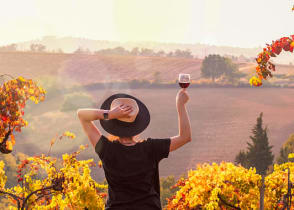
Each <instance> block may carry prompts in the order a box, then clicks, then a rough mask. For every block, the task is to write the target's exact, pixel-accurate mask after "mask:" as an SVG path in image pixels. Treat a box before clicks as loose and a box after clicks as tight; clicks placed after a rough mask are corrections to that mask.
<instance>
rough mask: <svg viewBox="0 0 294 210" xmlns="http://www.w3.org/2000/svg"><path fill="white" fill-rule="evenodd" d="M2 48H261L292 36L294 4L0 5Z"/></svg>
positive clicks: (185, 0) (281, 0) (142, 1)
mask: <svg viewBox="0 0 294 210" xmlns="http://www.w3.org/2000/svg"><path fill="white" fill-rule="evenodd" d="M0 5H1V6H0V45H7V44H11V43H17V42H22V41H29V40H35V39H40V38H42V37H43V36H57V37H67V36H70V37H79V38H88V39H94V40H110V41H121V42H128V41H154V42H173V43H190V44H195V43H202V44H211V45H218V46H233V47H247V48H251V47H260V46H265V44H266V43H271V41H272V40H276V39H279V38H280V37H282V36H290V35H292V34H294V32H293V31H294V27H293V25H292V23H294V12H292V11H291V9H292V6H293V5H294V0H9V1H8V0H0Z"/></svg>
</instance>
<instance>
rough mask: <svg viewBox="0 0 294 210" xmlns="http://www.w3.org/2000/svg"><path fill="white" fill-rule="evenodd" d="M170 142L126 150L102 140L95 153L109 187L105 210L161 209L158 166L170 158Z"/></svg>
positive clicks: (147, 142) (146, 143) (149, 141)
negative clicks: (163, 160) (100, 162)
mask: <svg viewBox="0 0 294 210" xmlns="http://www.w3.org/2000/svg"><path fill="white" fill-rule="evenodd" d="M170 142H171V139H170V138H165V139H153V138H148V139H147V140H144V141H141V142H137V143H136V144H135V145H132V146H126V145H123V144H121V143H120V142H119V141H109V140H108V139H107V138H106V137H105V136H104V135H102V136H101V138H100V139H99V141H98V143H97V144H96V146H95V151H96V153H97V154H98V156H99V158H100V159H101V161H102V165H103V169H104V173H105V178H106V180H107V183H108V198H107V202H106V205H105V209H114V210H115V209H141V210H145V209H148V210H149V209H150V210H152V209H161V205H160V186H159V172H158V163H159V162H160V160H162V159H163V158H167V157H168V155H169V148H170Z"/></svg>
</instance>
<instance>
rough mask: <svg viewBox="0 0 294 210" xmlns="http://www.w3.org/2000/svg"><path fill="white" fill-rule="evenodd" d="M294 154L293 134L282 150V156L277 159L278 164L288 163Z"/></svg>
mask: <svg viewBox="0 0 294 210" xmlns="http://www.w3.org/2000/svg"><path fill="white" fill-rule="evenodd" d="M293 152H294V134H291V135H290V136H289V138H288V139H287V141H286V142H285V143H284V144H283V146H282V147H281V149H280V155H279V157H278V158H277V163H278V164H282V163H286V162H288V161H289V160H288V155H289V153H293Z"/></svg>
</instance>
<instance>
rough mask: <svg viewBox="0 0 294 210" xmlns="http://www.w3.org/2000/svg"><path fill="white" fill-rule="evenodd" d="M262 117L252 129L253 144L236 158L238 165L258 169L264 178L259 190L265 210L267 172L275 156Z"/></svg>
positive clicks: (249, 144) (260, 206)
mask: <svg viewBox="0 0 294 210" xmlns="http://www.w3.org/2000/svg"><path fill="white" fill-rule="evenodd" d="M262 115H263V113H262V112H261V113H260V115H259V117H258V118H257V123H256V125H255V126H254V128H253V129H252V133H253V136H250V139H251V140H252V143H250V142H247V145H248V147H247V152H244V151H240V152H239V154H238V155H237V156H236V160H235V162H236V163H240V164H241V165H242V164H243V165H242V166H244V167H246V168H249V167H254V168H256V173H258V174H260V175H261V176H262V185H261V187H260V188H259V192H260V202H259V203H260V205H259V209H262V210H263V209H264V191H265V186H264V177H265V175H266V172H267V170H268V168H269V166H271V165H272V164H273V160H274V155H273V154H272V151H271V150H272V147H273V146H269V142H268V137H267V127H265V128H263V127H262Z"/></svg>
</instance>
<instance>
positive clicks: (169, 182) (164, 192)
mask: <svg viewBox="0 0 294 210" xmlns="http://www.w3.org/2000/svg"><path fill="white" fill-rule="evenodd" d="M176 182H177V181H176V180H175V177H174V176H172V175H171V176H167V177H166V178H164V177H161V178H160V201H161V206H162V207H164V206H166V205H167V198H170V197H172V196H173V195H175V193H176V192H177V191H178V190H179V187H174V188H173V186H174V185H175V184H176Z"/></svg>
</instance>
